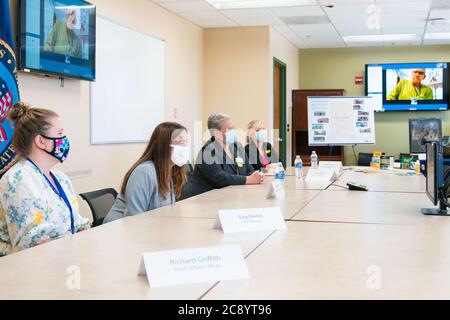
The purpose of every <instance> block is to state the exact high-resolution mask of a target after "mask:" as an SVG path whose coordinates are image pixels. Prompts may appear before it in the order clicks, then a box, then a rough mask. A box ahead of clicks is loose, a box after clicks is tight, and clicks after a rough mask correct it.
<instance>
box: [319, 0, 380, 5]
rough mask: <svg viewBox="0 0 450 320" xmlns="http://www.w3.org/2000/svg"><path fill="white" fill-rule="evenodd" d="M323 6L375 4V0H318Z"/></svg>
mask: <svg viewBox="0 0 450 320" xmlns="http://www.w3.org/2000/svg"><path fill="white" fill-rule="evenodd" d="M319 3H320V4H321V5H323V6H328V5H341V4H375V0H319Z"/></svg>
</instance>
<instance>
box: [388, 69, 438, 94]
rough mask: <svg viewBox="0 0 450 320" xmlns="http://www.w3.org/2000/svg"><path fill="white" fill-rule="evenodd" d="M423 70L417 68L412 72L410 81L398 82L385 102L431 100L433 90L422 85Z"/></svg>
mask: <svg viewBox="0 0 450 320" xmlns="http://www.w3.org/2000/svg"><path fill="white" fill-rule="evenodd" d="M424 79H425V69H423V68H417V69H415V70H414V71H413V72H412V79H411V80H406V79H404V80H400V82H399V83H398V84H397V85H396V86H395V88H394V89H393V90H392V91H391V93H390V94H389V96H388V97H387V100H412V99H414V98H415V99H416V100H433V90H432V89H431V88H430V87H429V86H426V85H424V84H422V81H423V80H424Z"/></svg>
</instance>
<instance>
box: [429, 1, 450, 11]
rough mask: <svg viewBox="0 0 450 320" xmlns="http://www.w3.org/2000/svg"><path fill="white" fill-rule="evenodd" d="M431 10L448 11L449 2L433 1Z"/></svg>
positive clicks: (449, 7)
mask: <svg viewBox="0 0 450 320" xmlns="http://www.w3.org/2000/svg"><path fill="white" fill-rule="evenodd" d="M431 8H439V9H450V2H449V1H448V0H433V1H432V3H431Z"/></svg>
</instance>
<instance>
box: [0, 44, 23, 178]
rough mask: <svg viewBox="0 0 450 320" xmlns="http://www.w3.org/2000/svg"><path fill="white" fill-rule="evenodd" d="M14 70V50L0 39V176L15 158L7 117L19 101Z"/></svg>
mask: <svg viewBox="0 0 450 320" xmlns="http://www.w3.org/2000/svg"><path fill="white" fill-rule="evenodd" d="M15 72H16V57H15V55H14V51H13V50H12V49H11V47H10V46H9V45H8V44H7V43H6V42H4V41H3V40H2V39H0V176H1V175H2V174H3V173H4V172H5V171H6V170H7V169H8V168H9V167H10V166H11V165H13V164H14V160H15V158H16V154H15V152H14V148H13V147H12V145H11V140H12V136H13V132H14V128H13V125H12V123H11V122H10V121H9V120H8V119H7V114H8V111H9V110H10V109H11V108H12V106H13V105H14V104H15V103H17V102H18V101H19V90H18V88H17V81H16V77H15Z"/></svg>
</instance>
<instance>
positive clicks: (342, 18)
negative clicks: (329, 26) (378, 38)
mask: <svg viewBox="0 0 450 320" xmlns="http://www.w3.org/2000/svg"><path fill="white" fill-rule="evenodd" d="M328 17H329V18H330V21H331V22H332V23H333V24H344V23H349V22H350V21H351V22H352V23H356V24H365V25H367V24H369V23H370V22H371V21H372V20H371V19H369V17H368V16H366V15H328Z"/></svg>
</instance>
